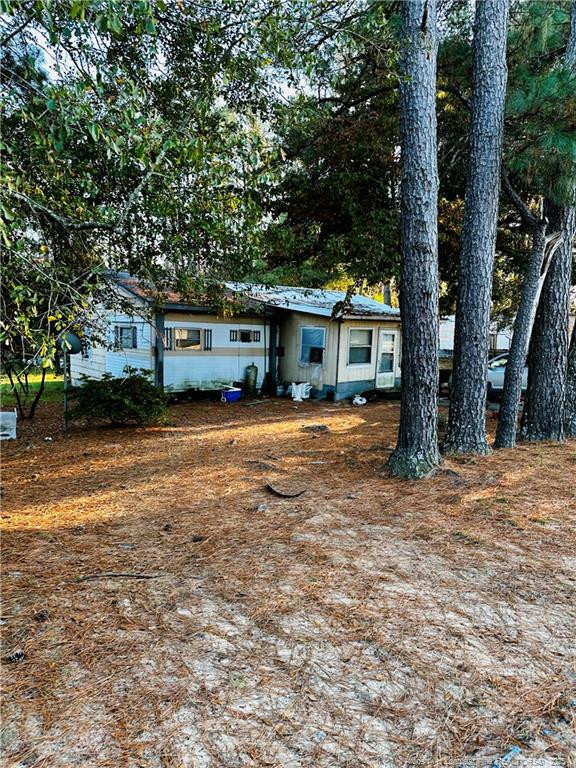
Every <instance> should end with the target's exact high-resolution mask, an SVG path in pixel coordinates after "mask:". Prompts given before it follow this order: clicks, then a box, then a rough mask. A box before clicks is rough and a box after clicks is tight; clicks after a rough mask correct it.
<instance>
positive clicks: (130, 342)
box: [114, 325, 137, 349]
mask: <svg viewBox="0 0 576 768" xmlns="http://www.w3.org/2000/svg"><path fill="white" fill-rule="evenodd" d="M114 337H115V341H116V346H117V347H119V348H120V349H136V347H137V340H136V326H135V325H117V326H115V328H114Z"/></svg>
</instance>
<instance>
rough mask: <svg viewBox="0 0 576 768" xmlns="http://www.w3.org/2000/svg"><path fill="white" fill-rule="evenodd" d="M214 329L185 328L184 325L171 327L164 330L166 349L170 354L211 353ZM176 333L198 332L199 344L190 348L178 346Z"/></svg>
mask: <svg viewBox="0 0 576 768" xmlns="http://www.w3.org/2000/svg"><path fill="white" fill-rule="evenodd" d="M212 330H213V329H212V328H199V327H197V326H194V327H190V328H188V327H185V326H183V325H177V326H170V327H169V328H165V329H164V339H163V343H164V349H165V350H167V351H169V352H211V351H212ZM176 331H198V335H199V343H198V344H197V345H194V346H190V347H180V346H177V345H176Z"/></svg>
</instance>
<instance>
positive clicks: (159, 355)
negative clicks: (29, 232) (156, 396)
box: [154, 310, 165, 389]
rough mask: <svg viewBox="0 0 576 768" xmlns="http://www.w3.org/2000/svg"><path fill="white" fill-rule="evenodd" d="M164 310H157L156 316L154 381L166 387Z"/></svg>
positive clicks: (158, 385) (157, 384) (159, 385)
mask: <svg viewBox="0 0 576 768" xmlns="http://www.w3.org/2000/svg"><path fill="white" fill-rule="evenodd" d="M164 330H165V329H164V312H163V310H157V311H156V314H155V316H154V331H155V347H156V355H155V358H154V383H155V384H156V386H157V387H162V389H164Z"/></svg>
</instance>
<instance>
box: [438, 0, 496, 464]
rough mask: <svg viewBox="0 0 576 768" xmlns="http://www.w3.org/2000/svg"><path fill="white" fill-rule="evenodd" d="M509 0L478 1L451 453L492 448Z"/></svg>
mask: <svg viewBox="0 0 576 768" xmlns="http://www.w3.org/2000/svg"><path fill="white" fill-rule="evenodd" d="M507 23H508V0H482V2H478V3H476V16H475V20H474V43H473V54H474V71H473V86H474V95H473V102H472V122H471V127H470V165H469V171H468V184H467V187H466V196H465V200H464V223H463V227H462V244H461V250H460V268H459V276H458V296H457V306H456V327H455V338H454V373H453V387H452V395H451V401H450V414H449V419H448V430H447V434H446V440H445V442H444V450H445V451H446V452H447V453H479V454H484V453H489V452H490V447H489V445H488V442H487V440H486V363H487V355H488V336H489V324H490V304H491V294H492V269H493V264H494V251H495V245H496V222H497V215H498V199H499V192H500V163H501V158H502V133H503V124H504V101H505V97H506V80H507V75H508V70H507V67H506V31H507Z"/></svg>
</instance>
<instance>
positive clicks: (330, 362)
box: [278, 312, 338, 389]
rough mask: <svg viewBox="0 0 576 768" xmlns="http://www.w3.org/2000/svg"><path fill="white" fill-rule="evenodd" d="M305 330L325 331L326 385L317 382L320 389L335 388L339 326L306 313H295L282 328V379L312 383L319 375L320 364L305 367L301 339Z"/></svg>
mask: <svg viewBox="0 0 576 768" xmlns="http://www.w3.org/2000/svg"><path fill="white" fill-rule="evenodd" d="M302 328H325V329H326V349H325V352H324V364H323V365H322V366H321V371H320V373H321V378H322V382H318V383H315V384H316V386H318V389H321V388H322V386H334V383H335V380H336V339H337V334H338V324H337V323H335V322H333V321H331V320H330V318H328V317H319V316H318V315H308V314H305V313H303V312H293V313H292V314H290V315H289V316H288V317H287V318H286V319H285V320H284V321H283V322H282V325H281V327H280V340H279V344H280V346H281V347H283V348H284V355H283V357H281V358H280V360H279V373H278V380H279V381H281V382H288V383H290V382H292V381H310V379H311V378H312V376H313V375H316V373H317V372H318V365H317V364H311V365H304V364H303V363H301V362H300V338H301V332H302Z"/></svg>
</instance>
